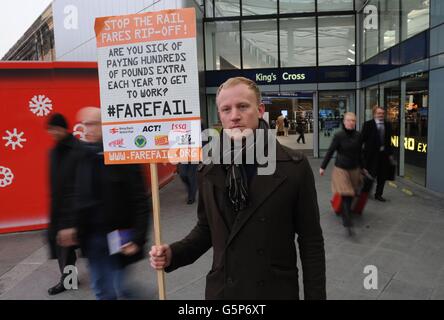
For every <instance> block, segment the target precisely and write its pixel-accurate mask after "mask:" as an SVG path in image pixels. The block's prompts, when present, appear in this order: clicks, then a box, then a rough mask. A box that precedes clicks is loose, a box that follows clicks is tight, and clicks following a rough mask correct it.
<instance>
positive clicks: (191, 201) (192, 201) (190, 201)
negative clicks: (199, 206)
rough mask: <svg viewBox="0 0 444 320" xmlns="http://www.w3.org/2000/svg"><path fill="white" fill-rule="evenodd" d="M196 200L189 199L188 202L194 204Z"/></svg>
mask: <svg viewBox="0 0 444 320" xmlns="http://www.w3.org/2000/svg"><path fill="white" fill-rule="evenodd" d="M194 201H195V200H191V199H188V201H187V204H193V203H194Z"/></svg>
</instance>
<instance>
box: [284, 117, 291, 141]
mask: <svg viewBox="0 0 444 320" xmlns="http://www.w3.org/2000/svg"><path fill="white" fill-rule="evenodd" d="M289 128H290V121H288V118H287V117H285V118H284V135H285V136H286V137H288V129H289Z"/></svg>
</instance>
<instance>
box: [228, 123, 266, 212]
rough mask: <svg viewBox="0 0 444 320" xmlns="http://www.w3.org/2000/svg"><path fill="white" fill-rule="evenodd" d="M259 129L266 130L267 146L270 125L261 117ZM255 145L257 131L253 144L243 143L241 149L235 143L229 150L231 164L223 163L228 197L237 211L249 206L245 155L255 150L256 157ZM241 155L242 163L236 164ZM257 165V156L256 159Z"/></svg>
mask: <svg viewBox="0 0 444 320" xmlns="http://www.w3.org/2000/svg"><path fill="white" fill-rule="evenodd" d="M258 129H262V130H264V139H265V141H264V142H265V147H266V146H267V142H268V139H267V138H268V129H269V126H268V124H267V122H266V121H265V120H263V119H259V126H258ZM223 134H224V132H223V130H222V133H221V137H222V136H223ZM255 146H256V132H254V142H253V143H252V144H251V145H246V144H245V143H243V144H242V148H241V149H236V150H235V149H234V148H233V145H232V147H231V150H230V151H229V154H230V155H229V156H230V161H231V163H230V164H223V165H224V168H225V170H226V172H227V175H226V177H225V187H226V188H227V192H228V199H229V201H230V204H231V206H232V208H233V210H234V212H235V213H237V212H239V211H241V210H244V209H245V208H246V207H247V206H248V174H247V170H246V165H247V164H246V163H245V157H246V153H247V151H248V152H253V154H254V155H255V157H256V152H255ZM222 149H223V148H221V156H222V159H221V160H222V162H221V163H224V162H223V159H224V156H227V155H226V154H225V155H224V154H223V150H222ZM239 157H242V164H236V163H235V160H236V159H238V158H239ZM254 162H255V164H254V165H256V158H255V160H254Z"/></svg>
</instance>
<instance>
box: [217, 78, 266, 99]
mask: <svg viewBox="0 0 444 320" xmlns="http://www.w3.org/2000/svg"><path fill="white" fill-rule="evenodd" d="M238 84H245V85H246V86H247V87H248V88H249V89H251V90H252V91H253V92H254V95H255V96H256V100H257V104H258V105H259V104H260V103H261V102H262V95H261V91H260V90H259V87H258V86H257V84H256V82H254V81H253V80H250V79H247V78H245V77H234V78H230V79H228V80H227V81H225V82H224V83H222V84H221V85H220V86H219V88H218V89H217V93H216V99H217V97H218V96H219V94H220V92H221V91H222V89H227V88H230V87H234V86H236V85H238Z"/></svg>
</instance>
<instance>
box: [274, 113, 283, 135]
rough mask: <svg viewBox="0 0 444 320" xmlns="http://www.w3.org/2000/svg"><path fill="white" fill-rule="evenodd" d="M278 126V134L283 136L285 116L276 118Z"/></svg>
mask: <svg viewBox="0 0 444 320" xmlns="http://www.w3.org/2000/svg"><path fill="white" fill-rule="evenodd" d="M276 128H277V135H278V136H283V135H284V116H283V115H280V116H279V117H278V118H277V119H276Z"/></svg>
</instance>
